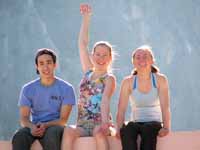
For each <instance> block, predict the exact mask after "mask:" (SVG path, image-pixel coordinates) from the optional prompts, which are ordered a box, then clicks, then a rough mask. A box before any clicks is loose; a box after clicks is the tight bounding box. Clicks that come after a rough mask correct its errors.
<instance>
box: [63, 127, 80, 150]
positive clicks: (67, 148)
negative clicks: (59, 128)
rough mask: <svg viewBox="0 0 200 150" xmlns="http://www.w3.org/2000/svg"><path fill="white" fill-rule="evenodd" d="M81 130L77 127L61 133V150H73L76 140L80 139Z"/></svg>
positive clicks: (68, 128)
mask: <svg viewBox="0 0 200 150" xmlns="http://www.w3.org/2000/svg"><path fill="white" fill-rule="evenodd" d="M82 133H83V129H81V128H77V127H74V128H72V127H66V128H65V129H64V133H63V139H62V147H61V150H73V144H74V141H75V140H76V138H78V137H80V136H81V135H82Z"/></svg>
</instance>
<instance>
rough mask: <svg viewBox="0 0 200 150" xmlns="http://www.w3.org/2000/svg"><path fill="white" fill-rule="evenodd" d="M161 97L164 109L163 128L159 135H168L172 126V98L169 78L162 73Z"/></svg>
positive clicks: (160, 82) (160, 80)
mask: <svg viewBox="0 0 200 150" xmlns="http://www.w3.org/2000/svg"><path fill="white" fill-rule="evenodd" d="M158 79H159V80H158V81H159V87H158V88H159V89H158V91H159V98H160V105H161V111H162V119H163V128H162V129H161V130H160V132H159V136H161V137H162V136H166V135H167V134H168V133H169V131H170V128H171V113H170V98H169V87H168V81H167V78H166V77H165V76H163V75H160V76H159V78H158Z"/></svg>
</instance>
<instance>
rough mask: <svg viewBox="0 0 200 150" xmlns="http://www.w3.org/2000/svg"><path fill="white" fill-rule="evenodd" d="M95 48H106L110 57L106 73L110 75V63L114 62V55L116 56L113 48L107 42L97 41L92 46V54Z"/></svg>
mask: <svg viewBox="0 0 200 150" xmlns="http://www.w3.org/2000/svg"><path fill="white" fill-rule="evenodd" d="M97 46H105V47H107V48H108V50H109V53H110V56H111V62H110V64H109V66H108V72H110V73H112V63H113V60H114V58H115V55H116V53H115V51H114V48H113V46H112V45H111V44H110V43H109V42H108V41H98V42H96V43H95V44H94V46H93V49H92V54H94V52H95V49H96V47H97Z"/></svg>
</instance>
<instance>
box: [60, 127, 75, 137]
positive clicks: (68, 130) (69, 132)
mask: <svg viewBox="0 0 200 150" xmlns="http://www.w3.org/2000/svg"><path fill="white" fill-rule="evenodd" d="M75 137H76V132H75V129H73V128H69V127H67V128H65V129H64V133H63V138H64V139H73V138H75Z"/></svg>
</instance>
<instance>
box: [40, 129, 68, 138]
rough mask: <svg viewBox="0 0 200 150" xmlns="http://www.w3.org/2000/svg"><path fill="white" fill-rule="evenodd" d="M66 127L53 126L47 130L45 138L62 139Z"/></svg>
mask: <svg viewBox="0 0 200 150" xmlns="http://www.w3.org/2000/svg"><path fill="white" fill-rule="evenodd" d="M63 130H64V127H62V126H52V127H49V128H47V130H46V132H45V135H44V136H45V137H48V138H49V139H54V140H55V139H61V138H62V135H63Z"/></svg>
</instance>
